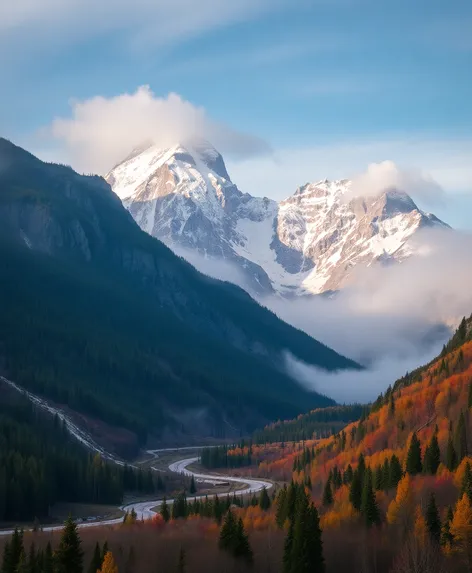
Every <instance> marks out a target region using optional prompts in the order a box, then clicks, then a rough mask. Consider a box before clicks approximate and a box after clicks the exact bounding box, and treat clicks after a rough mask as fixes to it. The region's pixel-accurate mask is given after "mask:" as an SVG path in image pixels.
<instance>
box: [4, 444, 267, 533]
mask: <svg viewBox="0 0 472 573" xmlns="http://www.w3.org/2000/svg"><path fill="white" fill-rule="evenodd" d="M169 449H171V448H169ZM182 449H186V448H182ZM158 451H159V450H153V452H152V453H153V454H155V455H157V452H158ZM149 453H151V452H149ZM198 459H199V458H198V457H193V458H186V459H184V460H180V461H177V462H174V463H172V464H170V466H169V470H170V471H171V472H175V473H178V474H184V475H186V476H192V475H193V476H194V478H195V481H197V482H199V483H208V484H212V485H215V484H216V485H219V484H222V483H228V484H229V483H238V484H242V485H243V486H245V487H243V488H242V489H239V490H238V491H237V493H238V494H239V495H246V494H252V493H258V492H260V491H262V490H263V489H264V488H266V489H270V488H271V487H272V486H273V483H272V482H270V481H264V480H260V479H252V478H246V477H244V478H242V477H232V476H226V475H223V474H201V473H195V472H193V471H191V470H189V469H188V466H190V465H191V464H194V463H195V462H197V461H198ZM204 497H206V496H204V495H201V496H198V495H197V496H195V498H196V499H201V498H204ZM208 497H212V496H211V495H209V496H208ZM173 501H174V500H173V499H168V500H167V503H168V504H172V503H173ZM161 503H162V500H160V499H158V500H151V501H140V502H133V503H129V504H127V505H124V506H122V507H121V508H120V509H122V510H123V511H129V512H130V511H132V510H133V509H134V511H135V512H136V514H137V516H138V519H151V518H152V517H154V515H156V511H153V510H158V508H159V507H160V505H161ZM122 522H123V518H122V517H118V518H116V519H108V520H104V521H90V522H87V521H86V522H82V523H78V524H77V527H78V528H79V529H85V528H89V527H100V526H101V527H103V526H106V525H117V524H119V523H122ZM62 528H63V526H62V525H52V526H48V527H43V528H42V530H43V531H57V530H60V529H62ZM12 533H13V530H12V529H10V530H2V531H0V536H3V535H11V534H12Z"/></svg>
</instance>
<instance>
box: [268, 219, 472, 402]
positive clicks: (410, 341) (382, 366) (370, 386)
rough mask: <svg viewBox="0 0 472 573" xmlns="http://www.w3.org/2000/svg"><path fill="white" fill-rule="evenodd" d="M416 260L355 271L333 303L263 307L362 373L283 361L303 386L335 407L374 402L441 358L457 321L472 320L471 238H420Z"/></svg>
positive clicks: (429, 234)
mask: <svg viewBox="0 0 472 573" xmlns="http://www.w3.org/2000/svg"><path fill="white" fill-rule="evenodd" d="M416 241H417V242H418V246H421V245H423V246H427V247H428V248H423V249H422V252H423V253H424V254H423V255H421V256H416V257H414V258H410V259H408V260H406V261H404V262H403V263H401V264H398V265H392V266H389V267H380V266H375V267H370V268H367V269H358V272H357V281H356V282H355V284H354V285H353V286H352V287H351V288H349V289H345V290H344V291H342V292H341V293H340V294H339V296H338V297H336V298H334V299H326V298H324V297H315V298H314V299H311V300H299V301H293V302H282V301H277V300H275V299H274V300H271V301H266V304H268V306H270V307H271V308H273V309H274V311H276V312H277V314H278V315H279V316H280V317H281V318H283V319H284V320H286V321H287V322H290V323H292V324H294V325H296V326H298V327H299V328H301V329H303V330H305V331H306V332H307V333H308V334H311V335H312V336H314V337H315V338H317V339H319V340H322V341H323V342H324V343H326V344H327V345H328V346H331V347H333V348H334V349H335V350H337V351H339V352H341V353H343V354H346V355H347V356H350V357H351V358H354V359H355V360H357V361H359V362H361V363H363V364H365V365H367V367H368V368H367V371H365V372H360V373H349V372H338V373H325V372H320V371H319V370H316V369H312V368H311V367H309V366H307V365H304V364H300V363H297V362H296V361H295V360H294V359H293V357H288V358H287V366H288V368H289V370H290V372H291V373H292V375H294V376H295V377H296V378H297V379H299V380H300V382H301V383H302V384H303V385H305V386H308V387H311V388H313V389H314V390H317V391H320V392H324V393H326V394H328V395H330V396H332V397H334V398H335V399H336V400H339V401H352V400H372V399H375V397H376V396H377V395H378V394H379V393H380V392H381V391H384V390H385V389H386V388H387V386H388V385H389V384H393V382H395V380H397V379H398V378H399V377H400V376H402V375H404V374H405V372H407V371H411V370H412V369H414V368H416V367H418V366H420V365H422V364H424V363H426V362H428V361H429V360H430V359H432V358H433V357H434V356H436V355H437V353H438V352H439V350H440V348H441V346H442V344H443V343H444V342H445V341H446V339H447V338H448V336H449V333H448V332H447V330H446V329H445V328H444V327H442V328H441V327H440V325H447V326H449V327H451V328H452V329H453V328H455V327H456V326H457V324H458V322H459V321H460V319H461V318H462V316H469V315H470V314H471V313H472V272H471V269H472V234H470V233H459V232H452V231H439V230H436V231H431V230H425V231H423V232H422V233H420V234H419V235H418V238H417V239H416Z"/></svg>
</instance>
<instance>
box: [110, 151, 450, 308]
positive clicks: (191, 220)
mask: <svg viewBox="0 0 472 573" xmlns="http://www.w3.org/2000/svg"><path fill="white" fill-rule="evenodd" d="M106 179H107V181H108V182H109V183H110V185H111V186H112V188H113V190H114V191H115V193H117V195H118V196H119V197H120V198H121V199H122V200H123V204H124V205H125V207H126V208H127V209H128V210H129V212H130V213H131V214H132V216H133V218H134V219H135V220H136V222H137V223H138V224H139V225H140V227H141V228H142V229H143V230H145V231H146V232H148V233H149V234H151V235H153V236H155V237H157V238H159V239H161V240H162V241H163V242H164V243H166V244H167V245H168V246H169V247H170V248H172V249H175V250H176V251H177V250H178V249H188V250H190V251H194V252H197V253H198V254H199V255H201V256H202V257H203V258H204V259H205V258H213V259H216V260H220V259H223V260H226V261H228V262H230V263H232V264H234V265H235V266H236V268H237V269H239V270H240V271H241V273H242V274H243V276H244V281H245V286H246V287H247V289H248V290H249V291H250V292H255V293H257V294H274V293H276V294H278V295H282V296H288V297H290V296H296V295H306V294H320V293H323V292H326V291H332V290H337V289H339V288H342V287H343V286H345V285H346V284H348V282H349V280H350V277H351V271H352V269H353V268H354V267H355V266H357V265H371V264H375V263H376V262H380V263H381V264H385V263H391V262H395V261H402V260H404V259H405V258H407V257H409V256H411V255H412V254H416V249H415V247H414V246H412V245H411V241H410V239H411V238H412V237H414V236H415V235H416V233H417V231H418V230H419V229H421V228H423V227H441V228H449V226H448V225H447V224H445V223H443V222H442V221H440V220H439V219H438V218H437V217H435V216H434V215H432V214H429V213H425V212H424V211H422V210H421V209H419V208H418V206H417V205H416V203H415V202H414V201H413V200H412V199H411V197H410V196H409V195H407V193H405V192H404V191H399V190H396V189H386V190H385V191H383V192H382V193H380V194H379V195H377V196H373V197H354V196H352V197H350V192H351V182H350V181H348V180H339V181H328V180H322V181H319V182H317V183H307V184H305V185H303V186H301V187H299V188H298V189H297V190H296V191H295V192H294V193H293V194H292V195H291V196H289V197H288V198H287V199H285V200H283V201H280V202H279V203H277V202H276V201H274V200H271V199H268V198H267V197H264V198H258V197H253V196H252V195H249V194H248V193H242V192H241V191H240V190H239V189H238V188H237V186H236V185H235V184H234V183H233V182H232V181H231V179H230V177H229V175H228V172H227V170H226V166H225V163H224V159H223V157H222V156H221V154H220V153H219V152H218V151H217V150H216V149H215V148H213V147H212V146H211V144H210V143H208V142H203V143H200V147H199V146H198V145H196V144H195V142H193V143H192V142H191V143H185V142H184V143H182V144H177V145H175V146H174V147H171V148H167V149H165V150H162V149H159V148H158V147H157V146H154V145H152V144H150V143H149V144H147V146H146V147H145V149H144V150H142V149H141V150H137V151H135V152H134V153H133V154H132V155H130V156H128V157H127V158H126V159H125V160H124V161H123V162H121V163H119V164H118V165H116V166H115V167H114V168H113V169H112V170H111V171H110V172H109V173H108V174H107V175H106ZM346 197H349V199H348V200H346V199H345V198H346Z"/></svg>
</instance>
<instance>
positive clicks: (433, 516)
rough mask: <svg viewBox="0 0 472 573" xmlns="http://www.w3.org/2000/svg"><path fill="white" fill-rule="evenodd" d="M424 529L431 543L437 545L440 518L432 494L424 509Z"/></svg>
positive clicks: (439, 537) (439, 538) (439, 535)
mask: <svg viewBox="0 0 472 573" xmlns="http://www.w3.org/2000/svg"><path fill="white" fill-rule="evenodd" d="M426 529H427V531H428V534H429V537H430V539H431V541H433V543H436V544H439V542H440V540H441V518H440V517H439V511H438V506H437V505H436V498H435V497H434V493H431V495H430V497H429V502H428V506H427V508H426Z"/></svg>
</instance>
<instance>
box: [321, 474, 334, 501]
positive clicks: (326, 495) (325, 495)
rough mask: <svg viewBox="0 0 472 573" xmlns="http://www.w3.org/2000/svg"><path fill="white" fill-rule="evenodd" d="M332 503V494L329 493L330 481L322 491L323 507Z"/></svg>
mask: <svg viewBox="0 0 472 573" xmlns="http://www.w3.org/2000/svg"><path fill="white" fill-rule="evenodd" d="M332 503H333V492H332V491H331V480H330V479H328V481H327V482H326V484H325V487H324V491H323V505H324V506H328V505H331V504H332Z"/></svg>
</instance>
